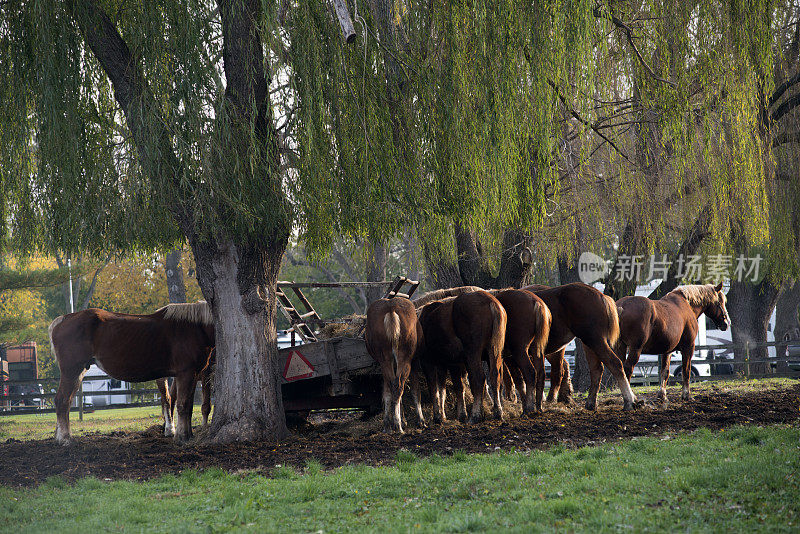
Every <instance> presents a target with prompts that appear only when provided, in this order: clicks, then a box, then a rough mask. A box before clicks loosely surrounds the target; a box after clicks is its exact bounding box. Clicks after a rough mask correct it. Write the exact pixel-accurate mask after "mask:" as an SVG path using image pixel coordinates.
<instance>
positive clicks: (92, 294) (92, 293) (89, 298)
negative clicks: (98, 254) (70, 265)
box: [80, 254, 111, 310]
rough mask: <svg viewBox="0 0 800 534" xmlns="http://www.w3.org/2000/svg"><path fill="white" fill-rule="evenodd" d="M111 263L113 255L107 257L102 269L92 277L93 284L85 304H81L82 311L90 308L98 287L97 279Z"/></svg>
mask: <svg viewBox="0 0 800 534" xmlns="http://www.w3.org/2000/svg"><path fill="white" fill-rule="evenodd" d="M110 261H111V254H109V255H108V256H106V261H105V263H103V265H101V266H100V267H98V268H97V270H95V272H94V276H93V277H92V283H91V284H90V285H89V289H88V290H87V291H86V296H85V297H84V299H83V303H82V304H81V307H80V309H81V310H85V309H86V308H88V307H89V302H91V300H92V297H93V296H94V289H95V286H96V285H97V277H98V276H99V275H100V273H101V272H103V269H105V268H106V266H107V265H108V262H110Z"/></svg>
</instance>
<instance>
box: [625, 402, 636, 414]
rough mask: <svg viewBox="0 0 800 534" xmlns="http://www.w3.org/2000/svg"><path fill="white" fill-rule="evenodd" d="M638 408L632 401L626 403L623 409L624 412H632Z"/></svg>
mask: <svg viewBox="0 0 800 534" xmlns="http://www.w3.org/2000/svg"><path fill="white" fill-rule="evenodd" d="M635 408H636V405H635V404H634V403H633V402H631V401H625V406H623V407H622V411H623V412H630V411H633V410H634V409H635Z"/></svg>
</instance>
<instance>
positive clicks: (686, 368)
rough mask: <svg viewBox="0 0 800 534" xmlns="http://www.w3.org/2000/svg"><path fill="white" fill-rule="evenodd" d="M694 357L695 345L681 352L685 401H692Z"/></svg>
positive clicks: (682, 396) (682, 392) (682, 393)
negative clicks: (691, 384)
mask: <svg viewBox="0 0 800 534" xmlns="http://www.w3.org/2000/svg"><path fill="white" fill-rule="evenodd" d="M693 355H694V343H692V344H691V345H690V346H688V347H686V348H685V349H682V350H681V378H682V379H683V391H681V399H683V400H685V401H690V400H692V394H691V392H690V391H689V382H690V381H691V378H692V356H693Z"/></svg>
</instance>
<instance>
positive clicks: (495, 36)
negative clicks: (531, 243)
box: [292, 0, 603, 248]
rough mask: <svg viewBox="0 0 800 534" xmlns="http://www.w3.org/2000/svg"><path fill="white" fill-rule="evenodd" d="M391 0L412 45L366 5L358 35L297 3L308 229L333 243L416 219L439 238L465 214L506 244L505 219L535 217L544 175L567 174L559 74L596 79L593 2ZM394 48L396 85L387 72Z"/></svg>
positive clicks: (582, 83)
mask: <svg viewBox="0 0 800 534" xmlns="http://www.w3.org/2000/svg"><path fill="white" fill-rule="evenodd" d="M390 4H391V6H392V20H391V25H392V31H393V32H394V33H395V34H400V35H402V36H403V38H405V39H407V42H406V46H394V44H396V43H393V42H392V39H391V37H392V36H391V35H378V34H377V33H376V32H375V28H379V27H381V24H380V21H377V20H375V19H374V18H373V13H372V11H368V10H366V11H365V6H364V5H362V6H361V11H360V12H358V14H357V24H356V26H357V28H359V27H360V28H362V29H363V32H362V39H361V40H360V41H359V43H358V45H357V46H355V47H343V46H342V44H341V37H340V36H339V33H338V29H337V28H336V27H335V26H334V25H333V24H332V23H331V17H330V14H329V12H328V9H327V6H326V4H325V3H324V2H301V3H299V4H298V8H297V12H296V13H295V16H294V23H293V33H292V69H293V71H294V73H295V78H294V81H295V87H296V90H297V100H298V104H299V109H300V126H299V141H298V149H299V151H300V161H301V165H300V169H299V172H298V174H297V177H296V181H295V182H294V185H295V188H294V195H295V197H296V198H297V199H298V201H299V202H300V205H301V210H300V211H301V213H303V214H304V216H305V217H306V218H307V219H306V220H307V223H306V224H305V225H304V230H305V234H304V236H305V238H306V240H307V241H308V242H309V243H310V244H311V245H312V246H313V247H316V248H324V247H325V246H326V245H327V244H328V243H329V242H330V240H331V239H332V237H333V236H334V235H337V234H338V233H344V234H346V235H351V234H362V233H370V234H381V235H386V234H387V233H391V232H393V231H396V230H397V229H398V228H400V227H401V226H403V225H409V224H417V225H418V227H421V228H422V230H423V233H425V234H427V237H428V239H433V238H434V237H435V236H437V235H439V237H442V235H441V234H442V232H446V229H447V228H449V225H450V223H451V222H456V223H458V224H462V225H465V226H467V227H469V228H472V229H473V230H476V231H478V232H479V234H480V235H481V237H482V238H483V239H482V242H483V244H484V245H485V246H487V245H494V246H498V245H499V240H500V238H501V237H500V236H501V235H502V229H503V228H505V227H508V226H514V227H519V228H528V229H533V228H536V227H538V226H539V225H540V224H541V220H542V216H543V212H544V190H545V186H546V185H547V184H552V183H555V182H557V180H558V176H557V173H556V172H555V165H554V162H555V160H556V158H557V157H558V147H557V145H556V142H555V141H556V139H557V135H556V133H557V132H556V130H557V128H558V123H557V116H556V112H557V108H556V102H557V100H556V94H555V91H554V87H561V86H563V88H564V89H563V90H564V92H565V94H567V96H568V97H571V96H573V95H575V94H578V93H587V92H591V90H592V83H591V80H592V78H593V76H594V73H593V65H594V61H593V58H594V53H593V49H594V47H595V44H596V42H597V40H598V37H597V36H598V34H597V29H598V27H599V26H602V25H603V21H602V20H598V19H597V17H595V15H594V13H593V7H594V2H589V1H579V2H569V1H560V0H558V1H551V2H535V3H533V4H530V3H527V2H518V1H513V0H509V1H501V2H460V3H452V4H448V3H445V4H438V3H436V4H426V3H419V4H411V3H402V2H401V3H396V2H392V3H390ZM389 61H391V62H393V63H395V64H398V65H399V66H400V70H401V71H402V74H401V78H402V79H401V80H399V84H401V85H402V88H401V89H399V90H398V88H397V87H395V86H393V84H392V81H391V80H387V79H386V78H388V76H387V77H385V76H384V73H385V70H386V69H389V68H390V67H389V66H387V62H389ZM568 79H569V80H578V83H577V84H574V85H572V84H570V83H566V81H567V80H568ZM398 100H399V102H398ZM398 115H402V117H403V120H402V121H401V120H400V119H399V118H398ZM398 122H402V124H403V125H404V126H405V130H404V131H403V132H402V135H401V136H398V135H397V134H396V130H397V128H398V126H397V123H398ZM393 133H394V135H393ZM398 141H400V143H398ZM399 162H402V164H399ZM319 221H322V224H318V222H319ZM441 242H442V243H444V242H446V239H444V240H441Z"/></svg>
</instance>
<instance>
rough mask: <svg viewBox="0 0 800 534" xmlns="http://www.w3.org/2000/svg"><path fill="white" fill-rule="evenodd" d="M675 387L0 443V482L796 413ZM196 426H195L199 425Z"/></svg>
mask: <svg viewBox="0 0 800 534" xmlns="http://www.w3.org/2000/svg"><path fill="white" fill-rule="evenodd" d="M679 394H680V390H679V389H678V388H670V392H669V400H670V403H669V406H668V407H666V408H662V407H661V406H660V405H656V404H654V403H655V398H654V395H652V394H649V395H644V396H642V395H640V398H643V400H644V401H645V403H644V405H643V406H640V407H639V408H638V409H637V410H636V411H634V412H623V411H622V409H621V408H622V406H621V400H619V399H618V398H617V397H618V395H616V396H614V398H609V399H607V400H605V401H604V402H601V404H600V406H599V407H598V410H597V412H595V413H592V412H587V411H586V410H584V409H583V407H582V406H580V405H573V406H571V407H561V406H548V407H547V411H546V412H545V413H544V414H541V415H538V416H535V417H533V418H528V417H514V416H512V417H510V418H509V420H508V421H505V422H499V421H487V422H485V423H482V424H476V425H468V424H464V425H462V424H460V423H457V422H448V423H445V424H444V425H442V426H436V427H432V428H429V429H424V430H419V429H417V428H416V427H415V426H414V425H415V423H416V421H415V420H414V418H413V417H411V416H410V413H409V421H408V422H409V424H410V429H409V432H408V433H406V434H405V435H402V436H397V435H386V434H382V433H380V432H379V429H380V418H379V417H377V416H376V417H373V418H371V419H369V420H366V421H364V420H363V419H362V417H361V416H360V415H358V414H356V413H353V412H345V413H342V412H339V413H330V412H329V413H327V414H314V415H312V417H311V424H308V425H305V426H304V427H303V428H300V429H297V430H295V431H294V433H293V434H292V436H291V437H290V438H289V439H287V440H286V441H284V442H283V443H280V444H277V445H276V444H273V443H266V442H251V443H240V444H235V445H226V446H213V445H203V444H189V445H184V446H177V445H175V444H173V442H172V440H171V439H170V438H165V437H163V436H162V435H160V431H161V428H160V427H157V426H153V427H151V428H150V429H148V430H147V431H144V432H114V433H112V434H100V433H98V434H93V435H87V436H83V437H77V438H75V439H74V442H73V443H72V444H71V445H70V446H67V447H64V446H60V445H58V444H56V442H55V440H53V439H47V440H40V441H17V440H14V439H9V440H8V441H6V442H5V443H1V444H0V481H1V482H0V483H2V484H4V485H8V486H33V485H37V484H39V483H41V482H43V481H44V480H45V479H47V478H48V477H51V476H54V475H58V476H61V477H62V478H64V479H66V480H75V479H78V478H81V477H86V476H94V477H97V478H100V479H133V480H137V479H148V478H153V477H156V476H159V475H162V474H166V473H179V472H181V471H183V470H185V469H203V468H207V467H212V466H214V467H218V468H222V469H225V470H228V471H236V470H241V469H246V470H249V469H256V470H263V471H268V470H270V469H272V468H274V467H275V466H276V465H278V464H280V465H293V466H297V467H303V466H304V465H305V462H306V460H308V459H316V460H318V461H319V462H321V463H322V464H323V465H324V466H326V467H338V466H341V465H346V464H353V463H363V464H369V465H382V464H390V463H392V462H394V460H395V459H396V456H397V451H398V450H400V449H406V450H408V451H411V452H413V453H415V454H417V455H419V456H426V455H430V454H441V455H447V454H451V453H452V452H454V451H459V450H460V451H465V452H492V451H495V450H500V449H504V450H510V449H515V450H523V451H524V450H529V449H542V448H546V447H550V446H552V445H554V444H556V443H561V444H563V445H566V446H568V447H575V446H582V445H592V444H595V443H602V442H606V441H614V440H619V439H623V438H629V437H633V436H646V435H664V434H668V433H674V432H680V431H690V430H693V429H695V428H698V427H707V428H711V429H715V430H716V429H720V428H724V427H729V426H731V425H737V424H774V423H792V422H795V421H797V420H798V419H800V384H795V385H792V386H789V387H785V388H780V389H770V390H766V391H761V392H749V391H740V392H736V393H731V392H727V391H723V390H722V389H721V388H716V387H715V386H712V388H710V389H707V390H705V391H704V392H698V393H696V394H695V397H694V400H693V401H691V402H688V403H686V402H683V401H681V400H680V396H679ZM196 432H197V430H196Z"/></svg>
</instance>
